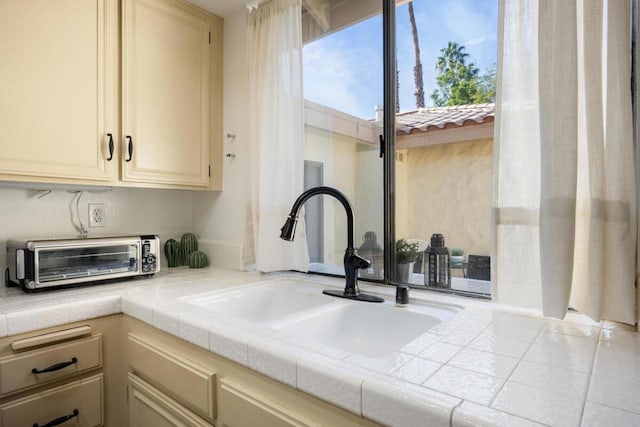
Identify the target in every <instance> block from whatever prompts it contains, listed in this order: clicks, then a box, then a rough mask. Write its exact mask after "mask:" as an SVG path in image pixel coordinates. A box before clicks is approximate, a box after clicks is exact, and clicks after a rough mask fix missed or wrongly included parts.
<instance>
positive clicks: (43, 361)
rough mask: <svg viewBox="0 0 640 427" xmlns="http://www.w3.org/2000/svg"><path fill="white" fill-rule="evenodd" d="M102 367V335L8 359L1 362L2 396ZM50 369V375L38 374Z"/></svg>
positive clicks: (0, 386) (1, 359) (0, 387)
mask: <svg viewBox="0 0 640 427" xmlns="http://www.w3.org/2000/svg"><path fill="white" fill-rule="evenodd" d="M74 360H75V362H73V361H74ZM69 362H71V363H69ZM100 366H102V336H101V335H96V336H92V337H88V338H83V339H79V340H74V341H69V342H65V343H62V344H56V345H51V346H48V347H44V348H40V349H38V350H31V351H27V352H24V353H20V354H12V355H9V356H5V357H2V358H0V395H2V396H4V395H7V394H10V393H13V392H16V391H18V390H23V389H26V388H29V387H33V386H37V385H40V384H44V383H47V382H49V381H53V380H55V379H60V378H64V377H68V376H71V375H74V374H77V373H78V372H82V371H86V370H89V369H93V368H97V367H100ZM47 368H49V370H50V372H40V373H38V372H34V370H37V371H43V370H46V369H47Z"/></svg>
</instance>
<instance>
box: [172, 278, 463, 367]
mask: <svg viewBox="0 0 640 427" xmlns="http://www.w3.org/2000/svg"><path fill="white" fill-rule="evenodd" d="M326 288H327V286H323V285H318V284H315V283H312V282H309V281H305V280H297V279H282V280H274V281H269V282H261V283H254V284H251V285H246V286H243V287H241V288H236V289H233V290H223V291H213V292H207V293H202V294H196V295H190V296H185V297H182V298H180V300H181V301H182V302H185V303H188V304H192V305H195V306H198V307H201V308H204V309H206V310H208V311H210V312H212V313H215V314H217V315H220V316H224V317H225V318H232V319H241V320H243V321H246V322H250V323H252V324H255V325H258V326H263V327H266V328H271V329H274V330H278V331H281V332H282V333H284V334H287V335H290V336H293V337H297V338H300V339H305V340H307V341H312V342H315V343H318V344H320V345H325V346H332V347H334V348H337V349H340V350H343V351H347V352H349V353H353V354H358V355H362V356H367V357H384V356H386V355H389V354H391V353H393V352H394V351H398V350H400V349H401V348H402V347H404V346H405V345H407V344H409V343H410V342H411V341H413V340H414V339H416V338H418V337H419V336H421V335H422V334H424V333H425V332H427V331H428V330H429V329H431V328H433V327H434V326H436V325H437V324H439V323H441V322H443V321H445V320H447V319H449V318H451V317H453V316H454V315H455V314H456V313H457V312H458V311H459V310H460V307H456V306H449V305H444V304H435V303H434V304H431V303H424V302H421V303H412V304H410V305H409V307H405V308H399V307H396V306H395V302H394V301H393V297H391V298H389V297H388V296H387V297H386V301H385V302H384V303H367V302H361V301H352V300H348V299H342V298H336V297H332V296H328V295H324V294H323V293H322V290H323V289H326ZM390 300H391V301H390Z"/></svg>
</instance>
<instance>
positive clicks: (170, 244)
mask: <svg viewBox="0 0 640 427" xmlns="http://www.w3.org/2000/svg"><path fill="white" fill-rule="evenodd" d="M164 254H165V256H166V257H167V265H168V267H169V268H173V267H177V266H178V265H180V261H181V260H180V243H178V241H177V240H175V239H169V240H167V241H166V242H164Z"/></svg>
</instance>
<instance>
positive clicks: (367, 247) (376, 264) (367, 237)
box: [358, 231, 384, 280]
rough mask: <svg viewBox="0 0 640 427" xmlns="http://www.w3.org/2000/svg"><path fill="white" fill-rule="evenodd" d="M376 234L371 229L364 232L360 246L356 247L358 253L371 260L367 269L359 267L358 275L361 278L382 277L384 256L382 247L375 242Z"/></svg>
mask: <svg viewBox="0 0 640 427" xmlns="http://www.w3.org/2000/svg"><path fill="white" fill-rule="evenodd" d="M377 240H378V236H376V233H374V232H373V231H367V232H366V233H364V237H363V239H362V246H360V247H359V248H358V255H360V256H361V257H362V258H366V259H368V260H369V261H371V266H370V267H369V268H367V269H359V270H358V271H359V273H360V277H361V278H363V279H373V280H382V279H383V278H384V276H383V274H382V270H383V268H384V257H383V252H382V248H381V247H380V245H379V244H378V242H377Z"/></svg>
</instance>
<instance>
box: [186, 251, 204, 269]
mask: <svg viewBox="0 0 640 427" xmlns="http://www.w3.org/2000/svg"><path fill="white" fill-rule="evenodd" d="M208 263H209V260H208V259H207V254H205V253H204V252H202V251H194V252H192V253H191V255H189V268H203V267H206V266H207V264H208Z"/></svg>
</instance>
